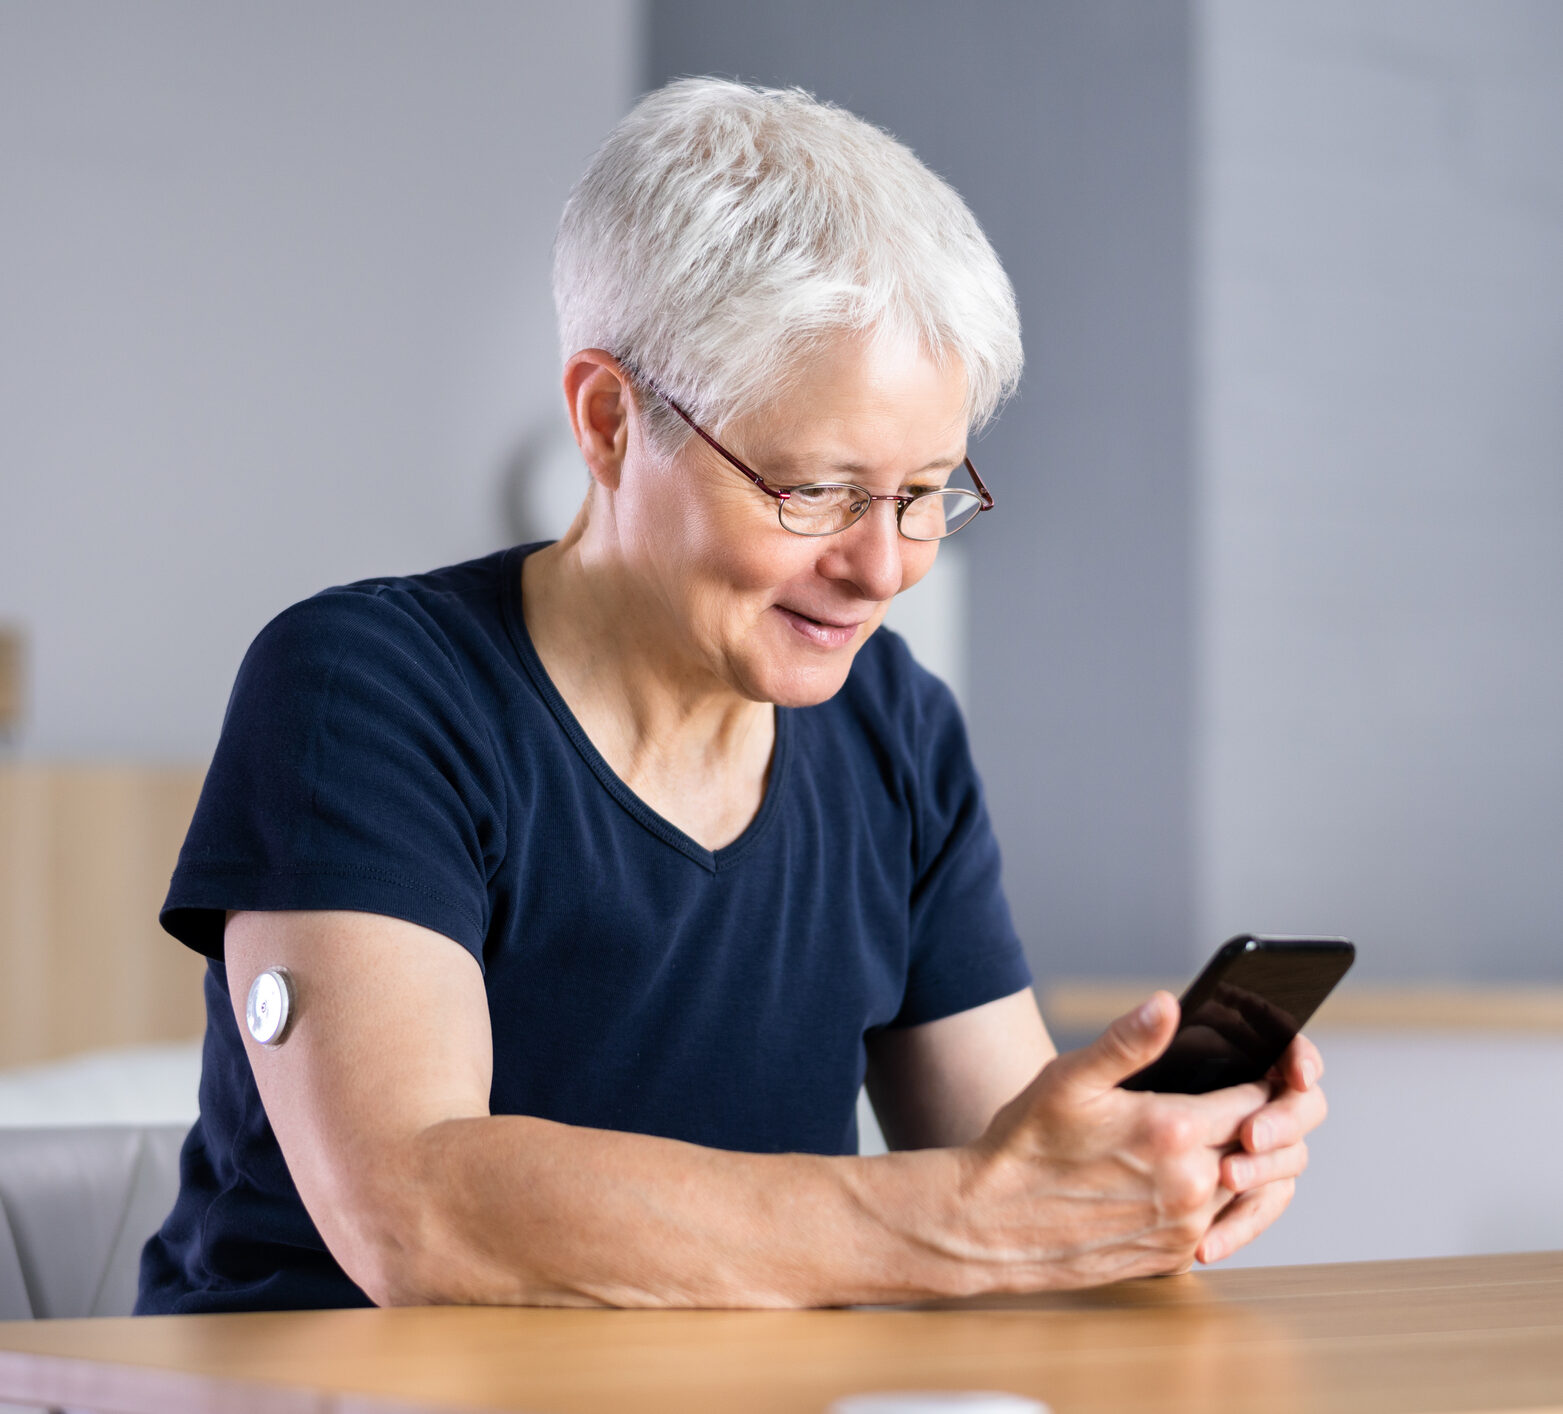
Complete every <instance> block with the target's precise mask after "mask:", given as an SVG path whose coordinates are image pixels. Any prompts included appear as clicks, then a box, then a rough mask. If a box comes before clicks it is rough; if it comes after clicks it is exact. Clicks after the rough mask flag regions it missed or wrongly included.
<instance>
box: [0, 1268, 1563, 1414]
mask: <svg viewBox="0 0 1563 1414" xmlns="http://www.w3.org/2000/svg"><path fill="white" fill-rule="evenodd" d="M890 1389H946V1390H949V1389H989V1390H1008V1391H1011V1392H1015V1393H1020V1394H1026V1395H1030V1396H1032V1397H1034V1398H1037V1399H1040V1400H1044V1401H1046V1402H1047V1403H1048V1404H1050V1405H1051V1406H1052V1408H1053V1409H1054V1411H1055V1414H1095V1411H1105V1410H1115V1411H1137V1410H1145V1411H1152V1410H1156V1411H1169V1410H1177V1411H1187V1414H1227V1411H1237V1410H1253V1411H1265V1414H1304V1411H1314V1410H1331V1411H1336V1410H1339V1411H1363V1414H1367V1411H1372V1412H1373V1414H1393V1411H1431V1410H1443V1411H1477V1410H1500V1409H1502V1410H1526V1411H1539V1410H1563V1253H1531V1254H1524V1255H1515V1256H1503V1257H1468V1258H1450V1259H1433V1260H1423V1261H1414V1262H1363V1263H1353V1264H1349V1265H1339V1266H1317V1267H1277V1268H1270V1269H1249V1270H1240V1271H1232V1272H1220V1271H1215V1272H1205V1273H1199V1274H1195V1275H1190V1276H1186V1277H1175V1278H1171V1279H1168V1280H1164V1281H1142V1282H1130V1283H1125V1284H1123V1285H1120V1286H1116V1287H1110V1288H1106V1289H1103V1290H1099V1291H1094V1292H1082V1293H1076V1294H1073V1295H1059V1296H1037V1297H1025V1298H1008V1299H1003V1300H991V1301H983V1302H964V1303H944V1304H940V1305H936V1306H921V1307H905V1308H894V1309H874V1310H851V1311H788V1312H746V1311H702V1312H679V1311H544V1310H500V1309H491V1308H474V1309H459V1308H450V1307H431V1308H422V1309H407V1310H393V1311H319V1312H289V1313H281V1314H265V1315H246V1316H174V1317H158V1318H143V1319H140V1320H92V1321H38V1322H31V1323H26V1322H8V1323H0V1400H5V1399H11V1400H27V1401H41V1402H44V1403H54V1404H63V1405H67V1406H71V1407H75V1408H87V1409H97V1410H112V1411H118V1414H181V1411H196V1410H200V1411H218V1410H221V1411H225V1414H226V1411H249V1410H254V1411H264V1414H302V1411H310V1414H388V1411H392V1410H401V1411H407V1410H454V1409H512V1410H529V1411H602V1410H614V1411H636V1412H637V1414H642V1412H643V1414H662V1412H663V1411H669V1412H670V1411H674V1410H677V1411H705V1410H732V1411H740V1414H782V1412H783V1411H788V1414H790V1411H803V1410H807V1411H810V1412H811V1414H820V1411H823V1410H824V1409H825V1408H826V1407H827V1406H828V1405H829V1404H830V1402H831V1401H832V1400H833V1399H835V1398H837V1397H839V1396H841V1395H843V1394H848V1393H854V1392H861V1391H868V1390H890Z"/></svg>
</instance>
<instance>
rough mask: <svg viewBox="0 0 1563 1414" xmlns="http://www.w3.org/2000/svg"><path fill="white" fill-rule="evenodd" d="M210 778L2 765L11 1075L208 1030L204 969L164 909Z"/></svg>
mask: <svg viewBox="0 0 1563 1414" xmlns="http://www.w3.org/2000/svg"><path fill="white" fill-rule="evenodd" d="M204 775H205V768H204V767H201V766H171V767H162V766H126V765H61V764H56V763H48V762H37V763H33V762H7V763H0V1066H13V1065H22V1064H26V1063H28V1062H30V1061H41V1060H49V1059H52V1058H54V1057H57V1056H64V1055H70V1054H72V1053H74V1052H78V1051H84V1050H95V1049H99V1048H102V1047H106V1046H122V1045H131V1044H135V1043H137V1042H143V1041H171V1040H182V1039H185V1038H187V1037H191V1036H195V1035H198V1034H199V1033H200V1032H201V1030H202V1027H203V1026H204V1024H205V1010H204V1006H203V1002H202V997H201V981H202V975H203V973H204V970H205V963H204V961H203V959H201V958H200V957H198V956H196V955H195V954H194V953H192V952H191V951H190V950H189V949H188V948H185V947H183V946H182V945H181V944H179V943H177V942H176V941H175V940H174V939H173V938H171V937H169V936H168V934H167V933H165V932H163V930H162V928H161V927H159V926H158V921H157V911H158V907H159V905H160V904H161V903H162V901H163V895H164V893H165V892H166V891H167V889H168V880H169V876H170V874H171V873H172V872H173V867H174V861H175V859H176V858H177V857H178V853H179V846H180V844H181V843H182V842H183V840H184V834H185V830H186V828H187V827H188V826H189V823H190V816H191V814H192V813H193V811H194V809H195V802H196V797H197V796H198V795H199V793H200V789H201V781H202V778H203V776H204Z"/></svg>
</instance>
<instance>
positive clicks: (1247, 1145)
mask: <svg viewBox="0 0 1563 1414" xmlns="http://www.w3.org/2000/svg"><path fill="white" fill-rule="evenodd" d="M1323 1074H1324V1060H1323V1058H1322V1057H1321V1056H1320V1055H1319V1051H1318V1048H1317V1047H1316V1046H1315V1045H1314V1044H1313V1042H1312V1041H1310V1040H1308V1039H1307V1038H1306V1037H1305V1036H1298V1037H1297V1038H1296V1039H1295V1040H1294V1041H1293V1042H1292V1044H1291V1045H1290V1046H1289V1047H1288V1048H1287V1051H1286V1054H1285V1055H1284V1056H1282V1057H1281V1060H1280V1063H1279V1064H1278V1065H1277V1066H1276V1067H1275V1069H1274V1070H1273V1071H1272V1072H1271V1073H1270V1082H1271V1091H1272V1095H1273V1098H1272V1100H1271V1101H1270V1103H1269V1104H1267V1105H1265V1106H1264V1107H1263V1108H1262V1109H1260V1110H1259V1111H1257V1112H1256V1113H1255V1114H1253V1115H1252V1116H1251V1117H1250V1118H1248V1119H1247V1120H1245V1121H1244V1122H1243V1125H1242V1126H1241V1128H1240V1130H1239V1133H1238V1139H1239V1143H1240V1145H1241V1147H1240V1148H1239V1149H1237V1150H1235V1151H1234V1152H1233V1153H1231V1154H1228V1155H1227V1156H1226V1157H1225V1158H1224V1159H1223V1160H1222V1163H1221V1182H1222V1185H1223V1187H1225V1188H1227V1189H1228V1190H1229V1191H1230V1192H1232V1193H1233V1194H1235V1195H1236V1196H1235V1197H1234V1198H1233V1200H1232V1202H1231V1203H1229V1204H1228V1205H1227V1207H1226V1210H1225V1211H1224V1212H1223V1213H1222V1214H1221V1216H1220V1218H1219V1219H1218V1220H1217V1221H1216V1223H1215V1224H1214V1225H1213V1226H1212V1227H1211V1229H1210V1231H1209V1232H1208V1233H1206V1234H1205V1236H1204V1238H1202V1239H1201V1241H1200V1244H1199V1246H1198V1248H1197V1249H1196V1250H1195V1254H1194V1255H1195V1256H1196V1257H1197V1258H1198V1259H1199V1260H1200V1261H1201V1262H1219V1261H1220V1260H1221V1259H1222V1258H1223V1257H1230V1256H1231V1255H1232V1253H1234V1252H1236V1251H1237V1249H1238V1248H1239V1247H1244V1246H1246V1245H1247V1244H1248V1243H1250V1242H1252V1241H1253V1240H1254V1238H1256V1237H1258V1236H1259V1234H1260V1233H1261V1232H1263V1231H1264V1230H1265V1229H1266V1228H1267V1227H1269V1226H1270V1224H1271V1223H1273V1222H1274V1221H1275V1220H1276V1219H1277V1218H1278V1217H1280V1215H1281V1214H1282V1213H1283V1212H1284V1211H1285V1210H1286V1205H1287V1204H1288V1203H1290V1202H1291V1201H1292V1193H1293V1191H1294V1190H1295V1188H1296V1180H1297V1175H1298V1174H1300V1173H1301V1172H1302V1171H1303V1170H1304V1169H1305V1168H1306V1167H1307V1166H1308V1146H1307V1144H1306V1143H1305V1142H1304V1137H1305V1136H1306V1135H1308V1134H1310V1133H1311V1132H1312V1131H1313V1130H1315V1129H1317V1128H1318V1126H1319V1124H1320V1123H1321V1122H1322V1121H1323V1119H1324V1116H1325V1113H1326V1112H1327V1109H1328V1106H1327V1105H1326V1104H1325V1100H1324V1091H1323V1090H1321V1089H1320V1088H1319V1083H1318V1082H1319V1077H1320V1076H1322V1075H1323Z"/></svg>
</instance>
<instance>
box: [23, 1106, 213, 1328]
mask: <svg viewBox="0 0 1563 1414" xmlns="http://www.w3.org/2000/svg"><path fill="white" fill-rule="evenodd" d="M188 1131H189V1126H188V1125H159V1126H136V1125H103V1126H94V1127H92V1128H86V1129H66V1128H60V1129H0V1320H9V1321H14V1320H27V1319H29V1318H32V1317H36V1318H40V1319H41V1318H44V1317H51V1316H128V1315H129V1314H130V1312H131V1308H132V1307H133V1306H134V1305H135V1301H136V1279H137V1276H138V1274H139V1267H140V1261H141V1248H142V1245H143V1244H144V1243H145V1242H146V1240H147V1238H149V1237H150V1236H151V1235H152V1234H153V1233H154V1232H155V1231H156V1230H157V1228H158V1227H159V1226H160V1225H161V1224H162V1221H163V1219H164V1218H165V1217H167V1216H168V1211H169V1209H170V1208H172V1207H173V1205H174V1196H175V1194H176V1193H177V1192H178V1191H179V1148H180V1145H181V1144H183V1143H184V1137H185V1135H186V1133H188Z"/></svg>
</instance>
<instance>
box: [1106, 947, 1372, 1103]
mask: <svg viewBox="0 0 1563 1414" xmlns="http://www.w3.org/2000/svg"><path fill="white" fill-rule="evenodd" d="M1356 955H1357V950H1356V948H1355V947H1354V946H1353V945H1352V944H1351V943H1349V942H1347V941H1346V939H1345V938H1273V937H1264V936H1257V935H1254V934H1246V933H1245V934H1242V935H1241V936H1239V937H1236V938H1232V939H1230V940H1229V941H1228V942H1226V943H1223V944H1222V945H1221V947H1220V948H1218V949H1217V950H1216V955H1215V956H1214V957H1213V958H1211V960H1210V961H1209V963H1207V964H1206V966H1205V969H1204V971H1203V972H1201V973H1200V974H1199V976H1198V977H1196V978H1195V979H1194V981H1193V982H1192V983H1191V984H1190V986H1189V989H1188V990H1187V991H1186V992H1185V993H1184V994H1183V997H1182V999H1181V1001H1180V1002H1179V1003H1178V1005H1179V1007H1180V1009H1181V1011H1182V1019H1181V1020H1180V1021H1179V1023H1178V1031H1177V1034H1176V1035H1175V1036H1174V1037H1173V1038H1172V1043H1171V1044H1170V1045H1169V1046H1168V1047H1167V1049H1166V1051H1165V1052H1164V1053H1163V1054H1162V1055H1161V1056H1160V1057H1158V1058H1157V1059H1156V1060H1154V1061H1152V1062H1151V1063H1150V1065H1148V1066H1146V1067H1145V1069H1144V1070H1140V1071H1137V1072H1135V1074H1133V1075H1131V1076H1130V1077H1129V1078H1128V1079H1127V1080H1125V1081H1123V1082H1122V1088H1123V1089H1125V1090H1157V1091H1160V1092H1161V1093H1163V1094H1168V1095H1203V1094H1205V1093H1206V1092H1207V1091H1210V1090H1221V1089H1224V1088H1225V1087H1226V1086H1228V1085H1244V1084H1247V1083H1248V1082H1249V1081H1253V1080H1263V1079H1264V1077H1265V1076H1266V1075H1267V1074H1268V1073H1269V1071H1270V1068H1271V1066H1273V1065H1274V1064H1275V1063H1276V1062H1277V1061H1278V1060H1280V1058H1281V1056H1282V1055H1283V1054H1284V1053H1285V1051H1286V1048H1287V1046H1289V1045H1290V1044H1291V1042H1292V1038H1293V1037H1294V1036H1296V1034H1297V1033H1298V1032H1299V1031H1300V1030H1301V1029H1302V1028H1303V1027H1304V1026H1305V1025H1306V1024H1307V1022H1308V1018H1309V1017H1311V1016H1312V1015H1313V1013H1314V1012H1315V1011H1316V1010H1317V1009H1318V1006H1319V1003H1320V1002H1322V1001H1323V1000H1324V999H1325V997H1327V996H1328V995H1329V994H1330V991H1331V989H1332V988H1333V987H1334V986H1335V984H1336V983H1337V982H1339V981H1340V979H1341V978H1342V977H1343V976H1345V974H1346V970H1347V968H1349V967H1350V966H1351V964H1352V960H1353V959H1354V958H1355V957H1356Z"/></svg>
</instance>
